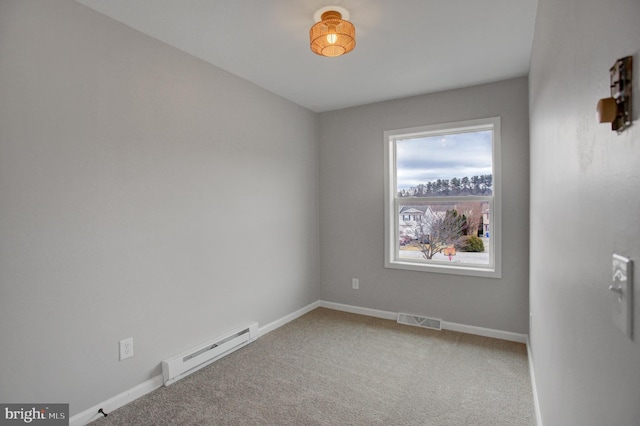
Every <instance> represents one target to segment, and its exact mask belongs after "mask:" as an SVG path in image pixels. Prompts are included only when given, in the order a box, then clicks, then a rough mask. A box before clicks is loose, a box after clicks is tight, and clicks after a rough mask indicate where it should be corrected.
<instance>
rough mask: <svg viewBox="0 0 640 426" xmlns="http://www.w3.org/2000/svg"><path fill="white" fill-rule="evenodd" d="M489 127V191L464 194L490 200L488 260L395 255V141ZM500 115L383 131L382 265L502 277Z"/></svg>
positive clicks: (448, 198)
mask: <svg viewBox="0 0 640 426" xmlns="http://www.w3.org/2000/svg"><path fill="white" fill-rule="evenodd" d="M488 129H491V130H492V135H493V140H492V144H491V149H492V165H493V172H492V175H493V191H492V192H493V194H492V195H491V196H486V197H484V196H483V197H473V198H466V197H465V198H464V199H466V200H469V201H471V200H472V199H475V198H483V199H487V200H488V201H489V202H490V204H491V210H490V211H491V220H490V222H489V229H490V231H489V232H490V234H491V243H490V247H489V250H490V264H489V265H480V264H472V263H464V264H463V263H453V264H449V263H448V262H445V263H438V262H434V261H421V260H417V259H416V260H411V259H403V258H399V257H398V209H397V205H396V203H397V194H396V188H397V183H396V179H397V176H396V141H397V140H399V139H406V138H413V137H418V136H434V135H441V134H453V133H460V132H468V131H476V130H488ZM501 129H502V127H501V118H500V117H499V116H498V117H487V118H481V119H476V120H466V121H458V122H453V123H442V124H434V125H428V126H421V127H412V128H407V129H395V130H387V131H384V132H383V139H384V238H385V244H384V267H385V268H390V269H402V270H409V271H420V272H435V273H440V274H454V275H466V276H477V277H487V278H502V201H501V200H502V154H501V133H502V130H501ZM430 199H432V200H434V201H435V200H437V201H448V200H454V199H456V197H422V198H419V200H423V201H428V200H430Z"/></svg>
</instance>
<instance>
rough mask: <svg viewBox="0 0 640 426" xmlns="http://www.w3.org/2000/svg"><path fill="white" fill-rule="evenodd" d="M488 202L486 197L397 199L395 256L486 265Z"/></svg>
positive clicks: (488, 235) (488, 220) (405, 258)
mask: <svg viewBox="0 0 640 426" xmlns="http://www.w3.org/2000/svg"><path fill="white" fill-rule="evenodd" d="M490 206H491V203H490V201H488V200H483V201H457V202H447V201H433V200H432V201H427V200H417V199H415V198H414V199H412V198H403V199H401V200H400V201H399V203H398V226H399V229H398V253H397V256H398V258H399V259H403V260H408V261H416V262H436V261H440V262H446V263H448V264H455V263H458V264H460V263H463V264H475V265H489V264H490V245H491V232H490V220H491V208H490Z"/></svg>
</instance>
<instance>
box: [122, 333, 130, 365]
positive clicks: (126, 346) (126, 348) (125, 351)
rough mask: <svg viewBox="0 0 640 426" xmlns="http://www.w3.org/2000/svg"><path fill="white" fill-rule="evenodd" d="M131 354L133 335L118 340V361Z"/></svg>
mask: <svg viewBox="0 0 640 426" xmlns="http://www.w3.org/2000/svg"><path fill="white" fill-rule="evenodd" d="M132 356H133V337H129V338H128V339H124V340H120V361H122V360H124V359H127V358H131V357H132Z"/></svg>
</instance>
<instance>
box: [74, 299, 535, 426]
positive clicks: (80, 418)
mask: <svg viewBox="0 0 640 426" xmlns="http://www.w3.org/2000/svg"><path fill="white" fill-rule="evenodd" d="M316 308H327V309H333V310H336V311H342V312H349V313H352V314H359V315H365V316H369V317H375V318H382V319H387V320H396V319H397V317H398V313H397V312H391V311H383V310H380V309H371V308H364V307H360V306H353V305H346V304H343V303H335V302H328V301H325V300H317V301H315V302H313V303H311V304H309V305H307V306H305V307H303V308H301V309H298V310H297V311H295V312H292V313H290V314H288V315H285V316H284V317H282V318H280V319H278V320H275V321H273V322H270V323H269V324H267V325H265V326H263V327H260V328H259V329H258V337H261V336H264V335H265V334H267V333H270V332H272V331H273V330H275V329H277V328H280V327H282V326H283V325H285V324H287V323H288V322H291V321H293V320H294V319H296V318H299V317H301V316H302V315H304V314H306V313H309V312H311V311H313V310H314V309H316ZM442 329H443V330H451V331H459V332H463V333H468V334H475V335H478V336H485V337H494V338H496V339H503V340H509V341H512V342H519V343H526V344H527V350H528V355H529V370H530V372H531V383H532V385H533V398H534V403H535V409H536V419H537V426H542V422H541V420H540V419H541V417H540V407H539V405H538V394H537V391H536V387H535V379H534V375H533V364H532V363H531V351H530V350H529V344H528V336H527V335H526V334H520V333H512V332H510V331H502V330H493V329H490V328H483V327H476V326H472V325H464V324H456V323H453V322H446V321H443V322H442ZM162 385H163V378H162V374H160V375H158V376H155V377H153V378H151V379H149V380H147V381H145V382H143V383H140V384H139V385H137V386H134V387H132V388H131V389H129V390H126V391H124V392H122V393H120V394H118V395H116V396H114V397H112V398H109V399H107V400H106V401H104V402H101V403H99V404H96V405H94V406H93V407H90V408H88V409H86V410H84V411H81V412H80V413H78V414H76V415H74V416H72V417H71V418H70V419H69V425H70V426H82V425H86V424H87V423H89V422H92V421H94V420H97V419H99V418H100V417H101V416H102V414H100V413H98V410H99V409H100V408H102V409H103V410H104V411H105V412H107V413H109V412H111V411H114V410H117V409H118V408H120V407H123V406H125V405H126V404H128V403H130V402H133V401H135V400H136V399H138V398H140V397H142V396H144V395H146V394H148V393H150V392H153V391H154V390H156V389H159V388H160V387H162Z"/></svg>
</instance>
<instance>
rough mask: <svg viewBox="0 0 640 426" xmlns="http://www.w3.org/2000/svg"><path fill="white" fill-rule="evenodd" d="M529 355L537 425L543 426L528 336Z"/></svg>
mask: <svg viewBox="0 0 640 426" xmlns="http://www.w3.org/2000/svg"><path fill="white" fill-rule="evenodd" d="M527 355H528V358H529V374H530V375H531V388H532V391H533V407H534V409H535V411H536V425H537V426H542V415H541V413H540V401H539V400H538V388H537V386H536V375H535V372H534V371H533V357H532V356H531V355H532V353H531V343H530V342H529V337H528V336H527Z"/></svg>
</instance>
